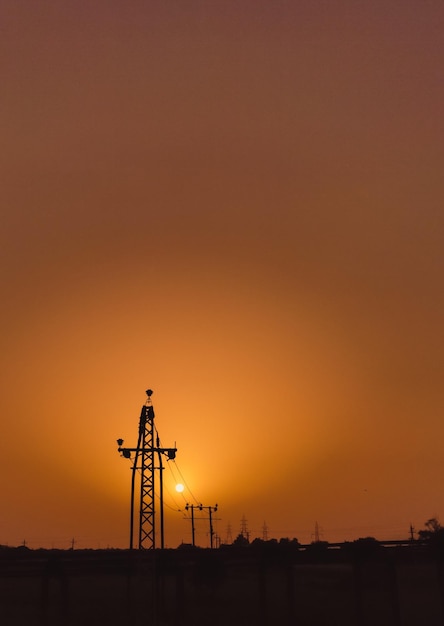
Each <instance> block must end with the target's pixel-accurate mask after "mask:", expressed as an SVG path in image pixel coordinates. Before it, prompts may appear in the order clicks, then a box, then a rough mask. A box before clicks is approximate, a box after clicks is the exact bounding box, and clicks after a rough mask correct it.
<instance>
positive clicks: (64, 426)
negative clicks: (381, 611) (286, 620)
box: [0, 0, 444, 548]
mask: <svg viewBox="0 0 444 626" xmlns="http://www.w3.org/2000/svg"><path fill="white" fill-rule="evenodd" d="M0 29H1V37H0V48H1V52H0V58H1V88H0V106H1V117H0V119H1V145H2V149H1V152H0V159H1V165H0V172H1V187H0V189H1V211H2V219H1V248H0V251H1V255H2V263H1V286H2V304H1V309H0V310H1V313H0V315H1V324H2V329H3V331H2V349H1V368H2V374H1V377H2V378H1V379H2V393H1V396H0V409H1V415H2V458H1V472H0V485H1V493H2V507H1V513H0V543H1V544H6V543H7V544H9V545H17V544H20V543H22V542H23V540H26V541H27V543H28V545H29V546H30V547H39V546H46V547H50V546H54V547H69V545H70V542H71V539H72V538H75V540H76V542H77V544H76V545H77V547H93V548H96V547H106V546H113V547H125V546H126V545H127V543H128V529H127V526H128V508H129V489H130V469H129V467H130V464H129V462H128V461H126V460H124V459H121V458H120V457H119V455H118V453H117V450H116V448H117V446H116V443H115V441H116V438H117V437H123V438H124V439H125V442H126V443H127V444H128V445H134V444H135V443H136V440H137V428H138V419H139V413H140V407H141V405H142V404H143V403H144V402H145V389H147V388H148V387H151V388H152V389H153V390H154V395H153V403H154V407H155V412H156V425H157V428H158V430H159V433H160V435H161V439H162V443H163V445H165V446H172V445H174V443H175V442H176V444H177V448H178V455H177V466H176V467H174V468H171V469H173V470H174V471H176V474H177V469H176V468H177V467H178V468H179V470H180V472H181V473H182V474H183V476H184V477H185V480H186V483H187V486H188V489H187V490H186V491H185V494H184V497H181V496H177V495H175V496H173V495H172V493H173V483H174V480H175V478H174V475H173V473H172V472H171V473H170V471H169V469H167V470H166V472H165V479H166V483H167V484H166V488H167V493H166V502H167V519H166V543H167V545H169V546H172V547H175V546H176V545H178V543H180V541H182V540H183V541H190V539H191V527H190V524H189V522H187V521H186V520H185V519H184V514H183V512H178V511H173V510H172V509H177V508H183V505H184V503H185V501H189V502H194V499H193V498H195V499H196V500H197V501H199V502H202V503H203V504H204V505H213V504H215V503H216V502H217V503H218V505H219V511H218V515H217V516H218V518H219V519H218V521H217V532H218V534H219V535H220V536H221V538H222V540H224V539H225V538H226V534H227V526H228V525H229V524H230V525H231V529H232V536H233V538H234V537H235V536H236V535H237V534H238V532H239V530H240V521H241V518H242V516H243V515H245V518H246V519H247V520H248V527H249V530H250V532H251V537H252V538H254V537H256V536H262V527H263V525H264V522H265V523H266V525H267V527H268V535H269V536H272V537H276V538H279V537H282V536H283V537H287V536H288V537H297V538H298V539H299V540H300V541H302V542H309V541H311V540H312V539H313V533H314V528H315V523H316V522H317V523H318V524H319V527H320V529H321V538H323V539H325V540H328V541H343V540H349V539H350V540H351V539H354V538H357V537H363V536H369V535H370V536H374V537H376V538H379V539H395V538H404V537H406V536H408V533H409V526H410V524H411V523H412V524H413V525H414V526H415V527H416V528H417V529H420V528H423V527H424V522H425V520H427V519H428V518H430V517H432V516H438V517H439V516H440V515H443V516H444V501H443V492H442V476H443V475H444V454H443V452H442V441H443V436H444V425H443V409H444V390H443V375H444V356H443V353H444V335H443V327H442V325H443V316H444V292H443V285H442V277H443V269H444V252H443V250H444V247H443V237H444V211H443V199H444V177H443V169H444V168H443V166H444V124H443V119H444V117H443V111H444V81H443V69H444V38H443V32H444V5H443V3H442V2H441V0H398V1H395V0H372V1H369V2H358V1H352V0H343V1H339V0H338V1H335V0H332V1H325V2H322V1H320V0H319V1H316V0H299V1H298V0H293V1H291V0H287V1H285V0H275V1H274V0H273V1H271V0H268V1H265V0H238V1H234V0H225V1H222V0H219V1H217V0H201V1H195V0H187V1H186V2H185V1H184V0H168V1H165V0H152V1H150V0H145V1H142V0H138V1H137V0H135V1H134V2H124V1H117V0H106V1H105V0H102V1H96V2H90V1H88V2H87V1H86V0H84V1H82V0H75V1H74V0H63V1H57V0H52V1H49V0H39V1H38V2H35V1H33V0H23V1H20V2H18V1H17V0H2V2H1V3H0ZM206 531H207V526H206V523H204V522H199V527H198V535H197V539H198V543H200V545H208V536H207V532H206Z"/></svg>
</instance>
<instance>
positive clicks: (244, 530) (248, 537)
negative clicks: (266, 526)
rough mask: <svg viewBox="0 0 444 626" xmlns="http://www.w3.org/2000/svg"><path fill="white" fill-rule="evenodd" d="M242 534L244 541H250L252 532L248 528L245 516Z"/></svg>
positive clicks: (243, 516) (242, 521) (243, 517)
mask: <svg viewBox="0 0 444 626" xmlns="http://www.w3.org/2000/svg"><path fill="white" fill-rule="evenodd" d="M240 534H241V535H242V537H244V539H246V540H247V541H250V532H249V530H248V528H247V519H246V517H245V515H242V519H241V529H240Z"/></svg>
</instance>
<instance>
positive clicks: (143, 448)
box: [117, 389, 177, 550]
mask: <svg viewBox="0 0 444 626" xmlns="http://www.w3.org/2000/svg"><path fill="white" fill-rule="evenodd" d="M146 395H147V401H146V403H145V404H144V405H143V406H142V410H141V412H140V419H139V436H138V440H137V446H136V447H135V448H126V447H125V448H124V447H123V443H124V441H123V439H117V445H118V446H119V447H118V448H117V450H118V452H120V454H121V455H122V456H123V457H124V458H126V459H131V453H132V452H134V463H133V466H132V468H131V469H132V472H131V506H130V546H129V547H130V550H132V549H133V547H134V497H135V484H136V473H137V470H140V507H139V524H138V547H139V550H154V549H155V547H156V532H155V531H156V511H155V493H154V483H155V470H156V469H158V470H159V479H160V480H159V487H160V489H159V496H160V541H161V548H162V549H163V548H164V522H163V476H162V474H163V465H162V455H165V456H166V457H167V458H168V460H172V459H175V458H176V452H177V448H161V447H160V446H159V437H158V436H157V437H156V445H154V430H155V427H154V408H153V404H152V401H151V396H152V395H153V392H152V390H151V389H148V390H147V392H146ZM156 453H157V455H158V460H159V466H158V467H155V455H156Z"/></svg>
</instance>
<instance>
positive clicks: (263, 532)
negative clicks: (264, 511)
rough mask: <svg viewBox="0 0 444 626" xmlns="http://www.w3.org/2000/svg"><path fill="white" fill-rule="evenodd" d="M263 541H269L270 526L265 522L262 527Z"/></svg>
mask: <svg viewBox="0 0 444 626" xmlns="http://www.w3.org/2000/svg"><path fill="white" fill-rule="evenodd" d="M262 539H263V541H268V526H267V524H266V523H265V522H264V525H263V526H262Z"/></svg>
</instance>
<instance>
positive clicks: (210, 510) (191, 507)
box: [185, 503, 217, 548]
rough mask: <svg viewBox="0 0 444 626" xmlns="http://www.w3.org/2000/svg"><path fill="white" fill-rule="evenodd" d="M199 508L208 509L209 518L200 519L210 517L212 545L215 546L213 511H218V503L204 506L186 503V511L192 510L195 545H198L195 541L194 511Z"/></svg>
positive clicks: (192, 535)
mask: <svg viewBox="0 0 444 626" xmlns="http://www.w3.org/2000/svg"><path fill="white" fill-rule="evenodd" d="M196 509H198V510H199V511H208V518H202V517H201V518H200V519H209V521H210V547H211V548H213V537H214V529H213V512H214V513H215V512H216V511H217V504H216V505H215V506H203V505H202V504H188V503H187V504H186V506H185V511H188V510H189V511H191V543H192V545H193V546H195V545H196V541H195V535H196V533H195V530H196V527H195V524H194V519H195V518H194V511H195V510H196Z"/></svg>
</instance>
